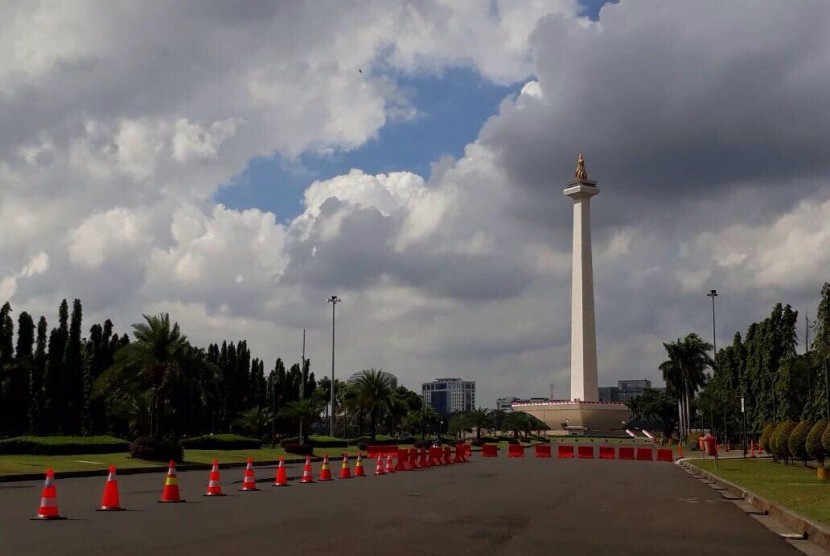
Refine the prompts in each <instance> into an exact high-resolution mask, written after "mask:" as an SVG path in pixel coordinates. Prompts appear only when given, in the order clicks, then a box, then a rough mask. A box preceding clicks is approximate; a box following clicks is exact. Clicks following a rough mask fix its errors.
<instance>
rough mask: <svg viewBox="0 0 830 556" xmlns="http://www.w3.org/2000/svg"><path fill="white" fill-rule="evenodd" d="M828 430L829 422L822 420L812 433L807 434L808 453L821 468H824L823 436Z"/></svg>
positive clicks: (812, 429) (811, 430)
mask: <svg viewBox="0 0 830 556" xmlns="http://www.w3.org/2000/svg"><path fill="white" fill-rule="evenodd" d="M826 428H827V420H825V419H820V420H819V421H818V422H817V423H816V424H815V425H813V428H811V429H810V432H809V433H807V441H806V442H805V444H804V447H805V448H807V453H808V454H809V455H810V457H811V458H813V459H815V460H816V461H817V462H818V464H819V465H820V466H821V467H824V454H825V451H824V446H822V445H821V435H822V434H824V431H825V429H826Z"/></svg>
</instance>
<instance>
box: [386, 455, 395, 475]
mask: <svg viewBox="0 0 830 556" xmlns="http://www.w3.org/2000/svg"><path fill="white" fill-rule="evenodd" d="M386 472H387V473H394V472H395V465H394V464H393V463H392V456H391V455H387V456H386Z"/></svg>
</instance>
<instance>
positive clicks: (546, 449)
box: [536, 444, 550, 458]
mask: <svg viewBox="0 0 830 556" xmlns="http://www.w3.org/2000/svg"><path fill="white" fill-rule="evenodd" d="M536 457H537V458H549V457H550V444H537V445H536Z"/></svg>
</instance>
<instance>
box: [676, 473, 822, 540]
mask: <svg viewBox="0 0 830 556" xmlns="http://www.w3.org/2000/svg"><path fill="white" fill-rule="evenodd" d="M689 463H691V464H692V465H695V466H697V467H699V468H701V469H703V470H705V471H708V472H710V473H713V474H715V475H718V476H720V477H723V478H724V479H726V480H727V481H730V482H732V483H735V484H736V485H739V486H742V487H744V488H746V489H747V490H750V491H752V492H754V493H756V494H758V495H760V496H762V497H764V498H767V499H769V500H772V501H774V502H778V503H779V504H781V505H783V506H786V507H787V508H790V509H791V510H793V511H796V512H798V513H800V514H803V515H805V516H807V517H809V518H811V519H814V520H816V521H820V522H822V523H827V524H830V482H824V483H823V482H819V481H818V480H817V479H816V470H815V469H813V468H810V467H804V466H802V465H801V464H796V465H784V464H783V463H775V462H773V461H772V460H768V459H760V460H759V459H746V460H744V459H721V460H720V461H719V462H718V467H719V468H718V469H717V470H716V469H715V464H714V462H713V461H712V460H711V459H707V460H698V459H695V460H690V461H689Z"/></svg>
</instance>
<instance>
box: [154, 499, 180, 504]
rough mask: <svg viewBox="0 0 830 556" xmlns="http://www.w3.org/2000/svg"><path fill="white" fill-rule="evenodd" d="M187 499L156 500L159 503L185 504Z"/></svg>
mask: <svg viewBox="0 0 830 556" xmlns="http://www.w3.org/2000/svg"><path fill="white" fill-rule="evenodd" d="M186 501H187V500H156V502H157V503H159V504H183V503H184V502H186Z"/></svg>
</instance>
